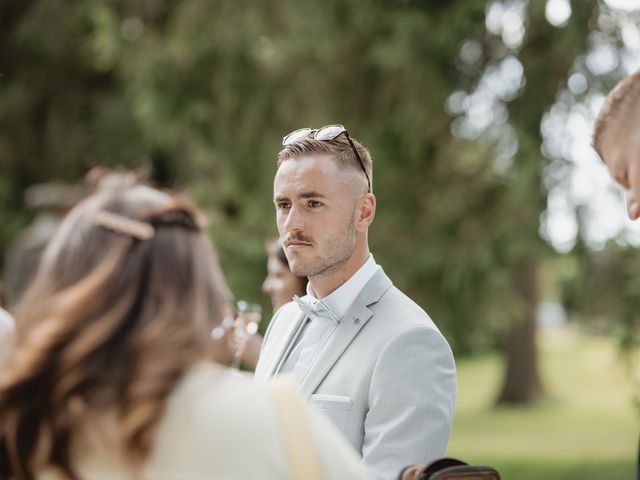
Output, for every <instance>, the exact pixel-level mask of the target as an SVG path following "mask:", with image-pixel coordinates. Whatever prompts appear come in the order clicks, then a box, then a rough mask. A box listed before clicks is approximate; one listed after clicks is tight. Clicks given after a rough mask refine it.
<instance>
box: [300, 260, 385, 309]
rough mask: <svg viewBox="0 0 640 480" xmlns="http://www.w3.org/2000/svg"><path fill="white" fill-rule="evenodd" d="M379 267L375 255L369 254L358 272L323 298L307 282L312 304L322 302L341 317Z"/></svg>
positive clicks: (308, 294)
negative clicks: (315, 294)
mask: <svg viewBox="0 0 640 480" xmlns="http://www.w3.org/2000/svg"><path fill="white" fill-rule="evenodd" d="M377 269H378V265H377V264H376V262H375V260H374V259H373V255H371V254H369V258H367V261H366V262H364V264H363V265H362V266H361V267H360V268H359V269H358V270H357V271H356V273H354V274H353V275H352V276H351V278H349V280H347V281H346V282H344V283H343V284H342V285H340V286H339V287H338V288H337V289H335V290H334V291H333V292H331V293H330V294H329V295H327V296H326V297H324V298H322V299H317V298H316V297H314V296H313V294H312V293H311V286H310V285H309V284H307V296H308V297H309V300H310V301H311V303H312V304H314V303H316V302H322V303H323V304H324V305H325V307H327V309H329V310H330V311H331V313H333V315H334V316H335V317H336V318H338V319H341V318H342V317H343V316H344V314H345V313H347V310H349V307H350V306H351V304H352V303H353V301H354V300H355V299H356V297H357V296H358V294H360V291H361V290H362V289H363V288H364V286H365V285H366V284H367V282H368V281H369V280H370V279H371V277H373V275H374V274H375V273H376V271H377Z"/></svg>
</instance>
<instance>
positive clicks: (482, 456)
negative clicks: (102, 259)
mask: <svg viewBox="0 0 640 480" xmlns="http://www.w3.org/2000/svg"><path fill="white" fill-rule="evenodd" d="M638 68H640V1H637V0H598V1H596V0H573V1H569V0H546V1H545V0H529V1H526V0H495V1H487V0H464V1H462V0H449V1H430V2H427V1H409V0H404V1H400V0H397V1H387V2H381V1H375V0H367V1H359V2H355V1H346V0H345V1H337V0H325V1H323V2H312V1H308V0H296V1H294V0H280V1H278V2H251V1H237V0H218V1H212V2H207V1H202V0H193V1H190V2H180V1H175V0H128V1H123V0H111V1H98V0H87V1H84V2H68V1H66V2H65V1H61V0H46V1H45V0H32V1H23V2H16V1H11V0H0V254H2V255H1V260H0V261H1V262H2V263H1V265H0V266H1V271H2V272H3V274H2V283H3V287H4V288H3V290H4V293H5V296H6V302H7V303H8V305H9V306H11V305H13V304H15V302H16V301H17V300H18V299H19V297H20V294H21V292H22V291H23V289H24V286H25V285H26V284H27V283H28V280H29V275H30V272H31V271H32V268H33V265H34V264H35V263H36V262H37V258H38V253H39V252H40V251H41V249H42V247H43V245H44V244H45V243H46V241H47V239H48V238H49V237H50V235H51V232H52V231H53V229H55V225H56V222H57V221H58V219H59V218H60V215H62V214H64V212H65V211H66V210H68V208H70V206H72V205H73V204H74V203H75V202H76V201H77V200H78V199H79V198H82V196H83V194H84V192H86V190H87V188H89V187H87V185H89V184H90V183H91V178H88V179H87V178H85V174H86V173H87V172H88V171H89V170H90V169H91V168H92V167H94V166H97V165H102V166H106V167H125V168H135V169H138V170H139V171H141V172H143V173H144V174H145V175H147V176H148V177H149V178H150V179H151V180H152V181H153V182H154V183H156V184H157V185H159V186H162V187H167V188H172V189H179V190H182V191H185V192H187V193H188V194H189V195H190V196H192V197H193V198H194V199H195V200H196V202H197V203H198V205H199V206H200V207H201V208H202V209H203V210H204V211H206V213H207V215H208V217H209V220H210V223H209V227H208V228H209V233H210V235H211V238H212V239H213V240H214V242H215V244H216V246H217V249H218V253H219V256H220V259H221V262H222V265H223V268H224V271H225V274H226V276H227V279H228V283H229V286H230V288H231V290H232V291H233V293H234V295H235V297H236V298H238V299H245V300H247V301H250V302H259V303H261V304H262V305H263V310H264V312H265V321H264V322H263V324H262V325H261V330H264V328H266V323H267V320H268V318H269V315H270V306H269V301H268V299H267V297H266V296H265V295H264V294H263V293H262V292H261V291H260V285H261V283H262V280H263V279H264V277H265V275H266V253H265V250H264V246H265V241H266V240H267V239H269V238H272V237H274V236H275V235H276V234H277V233H276V229H275V215H274V209H273V205H272V181H273V176H274V173H275V170H276V167H275V157H276V154H277V152H278V151H279V149H280V147H281V139H282V136H283V135H284V134H286V133H288V132H290V131H292V130H294V129H297V128H300V127H305V126H314V127H318V126H322V125H326V124H330V123H342V124H344V125H345V126H346V127H347V128H348V129H349V131H350V132H351V134H352V135H353V136H355V137H356V138H358V139H359V140H361V141H362V142H363V143H364V144H365V145H366V146H368V148H369V149H370V151H371V153H372V156H373V159H374V165H375V168H374V172H375V173H374V185H375V186H374V191H375V193H376V196H377V199H378V212H377V217H376V221H375V223H374V226H373V228H372V229H371V232H370V240H371V247H372V251H373V253H374V255H375V258H376V260H377V262H378V263H380V264H381V265H383V266H384V267H385V269H386V271H387V273H388V274H389V275H390V277H391V278H392V279H393V280H394V282H395V283H396V285H397V286H398V287H399V288H401V289H402V290H404V291H405V292H406V293H407V294H408V295H410V296H411V297H412V298H413V299H414V300H416V301H417V302H418V303H419V304H420V305H421V306H423V307H424V308H425V310H427V312H428V313H429V314H430V315H431V317H432V318H433V319H434V321H435V322H436V324H437V325H438V326H439V328H440V329H441V330H442V331H443V332H444V333H445V335H446V336H447V338H448V339H449V341H450V343H451V345H452V348H453V350H454V353H455V355H456V358H457V361H458V367H459V407H458V413H457V418H456V423H455V425H454V432H453V439H452V443H451V446H450V454H451V455H454V456H459V457H462V458H464V459H466V460H467V461H470V462H475V463H489V464H493V465H495V466H497V467H498V468H499V469H500V470H501V472H502V473H503V477H504V478H506V479H509V478H514V479H528V478H531V479H534V478H535V479H539V478H546V479H570V478H571V479H575V478H581V479H590V478H593V479H596V478H598V479H602V478H607V479H618V478H620V479H623V478H631V477H632V475H633V471H634V462H635V456H636V455H637V448H638V447H637V443H638V432H639V428H638V427H639V425H640V422H639V419H640V416H639V414H638V413H639V412H640V409H639V408H638V406H639V402H638V399H639V398H640V397H639V392H640V387H639V385H640V375H639V367H638V354H637V351H638V348H637V347H638V342H639V334H638V330H639V327H640V320H639V316H638V314H639V313H640V269H639V268H638V266H639V265H640V256H639V254H638V250H637V245H638V244H640V229H639V227H638V226H634V225H632V224H630V223H629V222H628V221H627V220H626V217H625V209H624V200H623V196H622V192H621V191H620V190H619V189H618V188H617V187H615V186H614V185H613V183H612V182H611V180H610V178H609V176H608V174H607V173H606V170H605V169H604V167H603V165H602V164H601V162H600V160H599V159H598V157H597V156H596V154H595V153H594V152H593V151H592V149H591V146H590V142H591V129H592V125H593V120H594V117H595V115H596V114H597V112H598V110H599V108H600V105H601V104H602V101H603V99H604V96H605V95H606V93H607V92H608V91H609V90H610V89H611V88H612V87H613V86H614V85H615V84H616V83H617V81H619V80H620V79H621V78H622V77H623V76H624V75H625V74H627V73H630V72H632V71H635V70H637V69H638Z"/></svg>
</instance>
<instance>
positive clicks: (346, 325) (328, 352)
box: [300, 268, 392, 396]
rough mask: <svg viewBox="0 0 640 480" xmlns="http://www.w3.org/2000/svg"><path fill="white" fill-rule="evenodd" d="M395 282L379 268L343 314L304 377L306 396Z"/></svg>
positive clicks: (316, 385)
mask: <svg viewBox="0 0 640 480" xmlns="http://www.w3.org/2000/svg"><path fill="white" fill-rule="evenodd" d="M391 285H392V283H391V280H389V277H387V276H386V275H385V273H384V271H383V270H382V268H379V270H378V271H377V272H376V273H375V274H374V275H373V277H371V279H370V280H369V281H368V282H367V284H366V285H365V286H364V288H363V289H362V291H361V292H360V294H359V295H358V296H357V297H356V299H355V300H354V302H353V304H352V305H351V307H349V310H347V313H346V314H345V315H344V316H343V317H342V319H341V320H340V323H339V324H338V327H337V328H336V331H335V332H334V335H333V336H332V337H331V339H330V341H329V342H327V343H326V344H325V345H324V347H323V348H322V350H321V352H320V353H319V354H318V356H317V357H316V360H315V362H314V363H313V365H311V367H310V368H309V371H308V373H307V375H306V376H305V377H304V378H303V379H302V383H301V384H300V390H301V391H302V393H303V394H304V395H306V396H310V395H311V394H312V393H313V392H314V391H315V390H316V389H317V388H318V386H319V385H320V383H321V382H322V380H324V378H325V377H326V376H327V374H328V373H329V371H330V370H331V369H332V368H333V366H334V365H335V363H336V362H337V361H338V359H339V358H340V357H341V356H342V354H343V353H344V352H345V350H346V349H347V347H348V346H349V345H350V344H351V342H352V341H353V339H354V338H355V337H356V336H357V335H358V333H360V331H361V330H362V328H363V327H364V326H365V325H366V323H367V322H368V321H369V319H370V318H371V317H372V316H373V312H372V311H371V310H370V309H369V308H368V307H369V306H370V305H373V304H374V303H376V302H377V301H378V300H380V298H382V295H384V293H385V292H386V291H387V290H388V289H389V287H391Z"/></svg>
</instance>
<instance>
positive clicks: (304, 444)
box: [269, 376, 324, 480]
mask: <svg viewBox="0 0 640 480" xmlns="http://www.w3.org/2000/svg"><path fill="white" fill-rule="evenodd" d="M269 389H270V391H271V396H272V398H273V401H274V403H275V407H276V411H277V413H278V418H279V420H280V426H281V428H282V432H283V437H284V445H285V451H286V452H287V457H288V459H289V466H290V469H291V476H290V478H291V480H323V478H324V475H323V472H322V465H321V464H320V459H319V457H318V450H317V448H316V446H315V445H314V444H313V437H312V436H311V429H310V428H309V423H308V420H307V416H306V414H305V411H304V409H303V407H302V398H301V396H300V394H299V393H298V389H297V387H296V384H295V382H294V381H293V379H290V378H288V377H286V376H284V377H283V376H277V377H275V378H274V379H273V380H272V381H271V382H270V383H269Z"/></svg>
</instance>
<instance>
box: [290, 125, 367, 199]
mask: <svg viewBox="0 0 640 480" xmlns="http://www.w3.org/2000/svg"><path fill="white" fill-rule="evenodd" d="M351 141H352V142H353V144H354V146H355V147H356V149H357V150H358V154H359V155H360V158H361V159H362V163H364V168H365V170H366V172H367V175H368V176H369V181H370V182H371V191H373V160H372V158H371V154H370V153H369V150H367V149H366V148H365V147H364V146H363V145H362V144H361V143H360V142H359V141H358V140H356V139H355V138H353V137H351ZM306 155H330V156H331V157H332V158H333V159H334V160H335V161H336V162H337V164H338V166H339V167H340V168H344V169H347V168H350V169H353V170H356V171H358V172H361V173H363V174H364V172H362V167H361V166H360V161H359V160H358V159H357V158H356V156H355V154H354V153H353V149H352V148H351V145H350V144H349V141H348V140H347V137H346V135H344V134H342V135H339V136H337V137H336V138H334V139H333V140H316V139H315V138H313V136H312V133H309V135H308V136H307V137H306V138H303V139H301V140H300V141H297V142H294V143H291V144H289V145H285V147H284V148H283V149H282V150H281V151H280V152H279V153H278V163H277V165H278V166H280V165H281V164H282V162H284V161H285V160H291V159H294V158H298V157H301V156H306Z"/></svg>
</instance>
